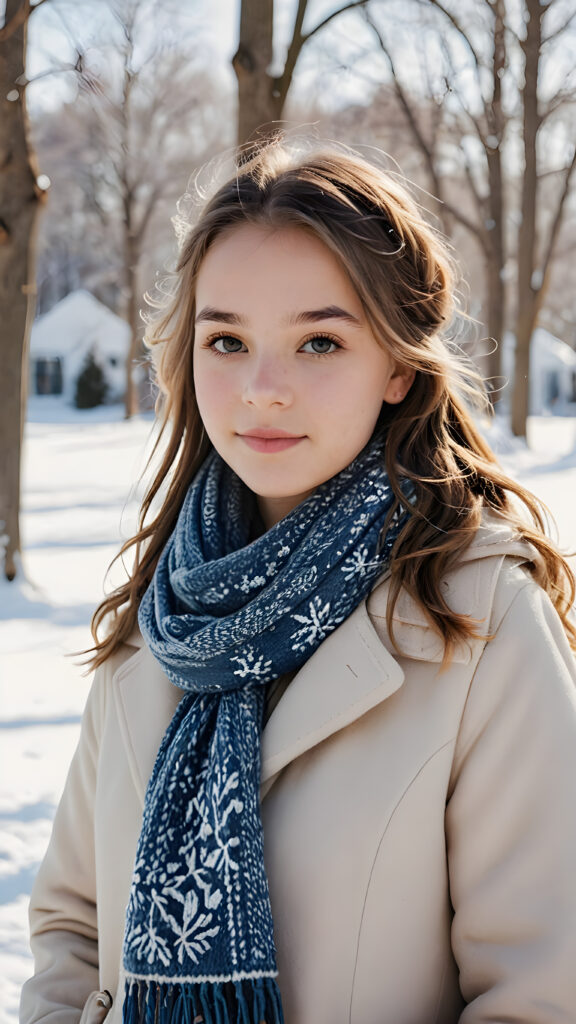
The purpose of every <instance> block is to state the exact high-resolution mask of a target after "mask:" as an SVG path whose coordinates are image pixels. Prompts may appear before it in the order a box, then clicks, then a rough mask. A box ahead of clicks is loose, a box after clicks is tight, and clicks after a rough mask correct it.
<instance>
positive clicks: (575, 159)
mask: <svg viewBox="0 0 576 1024" xmlns="http://www.w3.org/2000/svg"><path fill="white" fill-rule="evenodd" d="M575 170H576V146H575V147H574V152H573V154H572V160H571V161H570V163H569V164H568V166H567V167H566V168H565V172H566V173H565V178H564V186H563V188H562V192H561V194H560V198H559V199H558V206H557V207H556V213H555V214H554V220H553V221H552V227H551V229H550V236H549V238H548V245H547V247H546V252H545V255H544V260H543V263H542V282H543V284H544V282H545V280H546V276H547V274H548V270H549V267H550V263H551V260H552V256H553V255H554V248H555V246H556V242H557V240H558V235H559V234H560V228H561V227H562V216H563V213H564V207H565V205H566V200H567V199H568V196H569V194H570V184H571V181H572V176H573V174H574V171H575Z"/></svg>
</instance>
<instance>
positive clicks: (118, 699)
mask: <svg viewBox="0 0 576 1024" xmlns="http://www.w3.org/2000/svg"><path fill="white" fill-rule="evenodd" d="M529 557H530V551H529V550H528V549H527V546H526V545H522V544H519V543H518V542H517V541H515V540H514V538H513V537H512V536H511V534H510V532H509V530H508V528H507V526H506V525H499V524H496V525H492V526H489V527H486V528H484V529H482V530H481V531H480V532H479V534H478V537H477V539H476V542H475V543H474V545H473V546H472V547H471V548H470V549H469V551H468V552H467V554H466V558H465V560H464V561H463V563H462V565H461V566H460V567H459V568H458V569H457V570H456V571H455V572H453V573H452V574H451V575H450V577H449V578H448V579H447V580H446V594H447V599H448V601H449V602H450V603H451V605H452V606H453V607H455V608H457V609H458V610H460V611H463V612H467V613H470V614H471V615H473V616H474V617H475V618H477V619H479V620H481V627H482V629H484V630H486V632H489V633H490V634H493V639H492V640H491V641H490V642H489V643H487V644H485V643H483V642H481V641H475V642H473V643H471V644H469V645H461V646H460V648H459V649H458V651H457V654H456V657H455V659H454V661H453V662H452V664H451V666H450V667H449V668H448V669H447V670H445V671H441V660H442V650H441V644H440V642H439V640H438V637H437V634H436V633H435V632H434V631H433V630H432V629H431V628H430V626H429V623H428V621H427V619H426V617H425V615H424V614H423V612H422V611H421V610H420V609H419V607H418V606H416V605H415V604H414V602H412V601H411V600H410V599H409V598H408V597H407V596H405V595H404V596H403V597H402V599H401V601H400V603H399V604H398V606H397V611H396V622H395V631H396V640H397V642H398V644H399V645H400V647H401V649H402V651H403V654H402V656H401V657H400V656H398V655H397V654H396V653H394V649H393V647H392V645H391V643H390V640H389V638H388V635H387V631H386V623H385V614H386V601H387V588H388V584H387V582H386V580H384V581H383V582H381V583H380V585H379V586H377V587H376V588H375V590H374V591H373V592H372V594H371V596H370V598H369V600H368V602H367V603H366V602H364V603H362V604H361V605H360V606H359V607H358V608H357V609H356V611H355V612H354V613H353V614H352V615H351V616H350V618H349V619H348V620H347V621H346V622H345V623H344V624H343V625H342V626H340V627H339V628H338V629H337V630H336V631H335V632H334V633H333V634H332V635H331V636H330V637H328V639H327V640H325V641H324V643H323V644H322V645H321V646H320V648H319V649H318V650H317V651H316V653H315V654H314V655H313V656H312V657H311V658H310V660H309V661H308V662H307V663H306V664H305V665H304V667H303V668H302V669H301V670H300V671H299V672H298V673H297V675H296V676H295V678H294V679H293V681H292V682H291V683H290V685H289V687H288V689H287V691H286V692H285V694H284V695H283V697H282V698H281V700H280V702H279V704H278V705H277V707H276V708H275V710H274V712H273V713H272V716H271V718H270V720H269V722H268V724H267V725H266V727H265V729H264V732H263V739H262V815H263V822H264V841H265V856H266V865H267V871H268V877H269V882H270V891H271V900H272V909H273V914H274V924H275V937H276V945H277V952H278V965H279V972H280V973H279V984H280V988H281V992H282V997H283V1003H284V1009H285V1017H286V1024H456V1022H460V1024H480V1022H499V1024H503V1022H506V1024H512V1022H517V1024H520V1022H522V1024H574V1022H576V690H575V687H574V683H575V681H576V674H575V664H574V659H573V656H572V655H571V653H570V651H569V648H568V645H567V643H566V639H565V636H564V633H563V630H562V628H561V625H560V623H559V620H558V618H557V616H556V613H555V612H554V610H553V609H552V606H551V604H550V602H549V600H548V598H547V597H546V596H545V595H544V593H543V592H542V591H541V590H540V589H539V587H538V586H537V585H536V584H535V583H534V582H533V581H532V579H531V577H530V575H529V573H528V572H527V570H526V569H525V568H522V564H521V563H522V562H525V561H526V559H527V558H529ZM179 696H180V691H179V690H178V689H177V688H176V687H174V686H173V685H171V684H170V683H169V682H168V680H167V679H166V677H165V676H164V675H163V673H162V671H161V670H160V668H159V666H158V665H157V663H156V662H155V660H154V659H153V658H152V656H151V655H150V653H149V652H148V650H147V648H146V647H145V646H144V645H143V643H142V640H141V638H140V637H139V636H135V637H134V642H133V644H130V645H127V646H126V647H125V648H124V649H123V650H122V651H121V653H120V654H119V655H117V656H115V657H114V658H111V659H110V660H109V661H108V662H107V663H106V664H105V665H104V666H103V667H102V668H101V669H100V670H98V672H97V673H96V677H95V680H94V685H93V687H92V690H91V693H90V697H89V700H88V703H87V707H86V712H85V715H84V719H83V726H82V734H81V739H80V744H79V747H78V750H77V753H76V755H75V758H74V761H73V763H72V767H71V769H70V774H69V777H68V781H67V784H66V789H65V792H64V796H63V798H62V802H61V804H60V807H59V809H58V812H57V815H56V820H55V824H54V831H53V836H52V839H51V842H50V846H49V849H48V852H47V854H46V858H45V860H44V862H43V864H42V867H41V869H40V872H39V874H38V879H37V882H36V885H35V888H34V892H33V896H32V902H31V927H32V946H33V951H34V955H35V960H36V965H35V975H34V977H33V978H32V979H30V981H29V982H27V984H26V985H25V987H24V990H23V995H22V1006H21V1017H20V1020H21V1022H22V1024H35V1022H40V1021H42V1022H43V1024H78V1021H79V1020H80V1019H82V1022H83V1024H84V1022H90V1024H95V1022H101V1021H103V1020H104V1019H106V1024H120V1022H121V1019H122V1012H121V1006H122V981H121V947H122V937H123V922H124V908H125V906H126V902H127V898H128V891H129V886H130V880H131V874H132V864H133V859H134V852H135V846H136V841H137V838H138V834H139V830H140V821H141V815H142V808H143V801H144V793H145V788H146V782H147V779H148V777H149V775H150V772H151V770H152V765H153V761H154V757H155V754H156V751H157V749H158V746H159V743H160V740H161V738H162V735H163V732H164V730H165V728H166V726H167V725H168V723H169V721H170V718H171V715H172V713H173V711H174V709H175V707H176V704H177V702H178V699H179ZM119 979H120V980H119ZM97 989H100V990H108V992H109V993H110V994H111V997H112V1000H113V1005H112V1008H111V1009H110V1010H108V1009H107V1005H108V1004H109V1000H108V997H107V996H106V995H102V996H97V995H96V994H93V995H92V996H90V993H93V990H97ZM83 1008H84V1013H83Z"/></svg>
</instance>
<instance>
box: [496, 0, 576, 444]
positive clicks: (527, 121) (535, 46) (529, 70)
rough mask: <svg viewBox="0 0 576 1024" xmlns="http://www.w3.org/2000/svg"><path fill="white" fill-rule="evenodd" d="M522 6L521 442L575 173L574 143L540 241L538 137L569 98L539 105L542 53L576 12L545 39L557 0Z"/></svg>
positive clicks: (516, 398)
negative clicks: (539, 329) (537, 337)
mask: <svg viewBox="0 0 576 1024" xmlns="http://www.w3.org/2000/svg"><path fill="white" fill-rule="evenodd" d="M524 5H525V19H524V20H525V24H526V30H525V35H524V36H523V37H522V38H521V40H520V44H521V47H522V52H523V55H524V81H523V85H522V89H521V93H522V129H523V131H522V143H523V156H524V173H523V175H522V196H521V206H520V210H521V218H520V225H519V229H518V285H517V315H516V331H515V334H516V362H515V371H514V387H513V391H512V420H511V424H512V432H513V433H514V434H516V435H517V436H520V437H524V436H525V435H526V420H527V416H528V408H529V394H530V390H529V385H530V340H531V338H532V333H533V331H534V328H535V327H536V323H537V320H538V314H539V312H540V309H541V306H542V302H543V300H544V296H545V294H546V290H547V288H548V285H549V277H550V269H551V262H552V256H553V254H554V250H555V247H556V243H557V240H558V236H559V233H560V228H561V225H562V219H563V216H564V212H565V210H566V204H567V199H568V196H569V194H570V189H571V184H572V180H573V177H574V171H575V169H576V143H575V142H574V141H572V142H571V143H569V144H568V145H569V154H568V159H567V161H566V163H565V165H564V167H563V168H562V169H561V171H560V179H561V180H560V187H559V190H558V194H557V197H556V202H555V207H554V209H553V211H552V216H551V218H550V221H549V223H548V225H547V227H546V229H544V228H541V230H540V238H538V219H537V211H538V203H539V195H540V185H541V180H540V179H539V175H538V136H539V134H540V132H541V131H542V128H543V126H544V125H545V123H546V120H547V119H548V117H550V116H551V115H552V114H553V113H555V111H556V110H557V109H558V108H559V106H560V105H561V103H562V102H563V100H564V99H566V97H562V96H561V95H556V96H555V97H554V98H553V99H552V100H551V101H550V102H549V103H548V105H547V106H546V105H544V104H543V103H542V101H541V100H540V97H539V78H540V76H541V75H542V64H543V53H544V48H545V46H546V44H547V43H549V42H551V40H552V39H553V38H554V36H556V37H557V36H558V35H560V34H561V33H562V32H564V31H566V29H567V27H568V26H569V25H570V24H571V23H572V21H573V20H574V19H575V18H576V11H571V12H569V15H568V18H567V20H566V21H564V22H562V23H561V25H560V27H559V28H557V29H556V30H555V31H554V32H553V33H550V34H549V35H548V36H547V35H546V32H545V29H544V19H545V17H546V15H548V14H549V13H550V11H551V10H552V8H554V6H555V5H557V0H549V3H548V4H547V5H543V4H542V3H541V2H540V0H524ZM558 6H559V5H558ZM566 93H567V96H570V97H571V98H572V99H574V98H576V92H571V91H570V90H568V89H567V90H566Z"/></svg>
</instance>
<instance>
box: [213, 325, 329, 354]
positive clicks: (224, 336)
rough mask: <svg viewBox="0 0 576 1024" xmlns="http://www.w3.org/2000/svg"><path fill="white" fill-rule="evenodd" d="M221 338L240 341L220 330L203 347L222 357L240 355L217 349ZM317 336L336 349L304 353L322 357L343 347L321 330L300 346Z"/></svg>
mask: <svg viewBox="0 0 576 1024" xmlns="http://www.w3.org/2000/svg"><path fill="white" fill-rule="evenodd" d="M223 338H232V339H233V340H234V341H240V338H236V337H235V336H234V335H233V334H223V333H222V332H219V333H218V334H213V335H211V336H210V337H209V338H207V339H206V341H205V343H204V347H205V348H209V349H210V350H211V351H212V352H214V354H215V355H217V356H221V357H222V358H223V359H226V358H227V357H228V356H235V355H240V354H241V353H240V351H237V352H221V351H220V350H219V349H217V348H216V342H217V341H221V340H222V339H223ZM318 338H320V339H323V340H324V341H330V342H332V344H333V345H335V346H336V349H335V350H333V351H332V352H305V353H304V354H305V355H312V356H315V357H316V359H322V358H324V357H326V356H332V355H335V353H336V352H337V351H338V350H339V349H342V348H344V346H343V345H342V343H341V342H340V341H338V340H337V339H336V338H334V337H332V335H331V334H324V333H323V332H321V331H318V332H317V333H315V334H313V335H312V336H311V337H310V338H306V339H305V340H304V341H303V342H302V346H301V347H303V346H304V345H308V344H309V343H310V342H311V341H316V340H317V339H318ZM240 344H244V342H240Z"/></svg>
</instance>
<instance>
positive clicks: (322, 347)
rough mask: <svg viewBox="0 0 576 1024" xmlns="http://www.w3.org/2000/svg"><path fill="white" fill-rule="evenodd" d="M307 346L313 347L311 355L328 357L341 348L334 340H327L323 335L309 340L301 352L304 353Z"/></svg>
mask: <svg viewBox="0 0 576 1024" xmlns="http://www.w3.org/2000/svg"><path fill="white" fill-rule="evenodd" d="M307 345H311V346H313V347H312V353H311V354H312V355H315V356H326V355H330V354H331V353H332V352H335V351H336V350H337V349H339V348H341V347H342V346H341V345H339V344H338V342H337V341H335V340H334V338H329V337H327V336H326V335H324V334H317V335H316V336H315V337H314V338H309V339H308V341H306V342H304V344H303V345H302V349H301V351H302V352H305V351H306V347H307Z"/></svg>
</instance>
